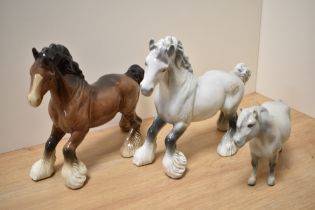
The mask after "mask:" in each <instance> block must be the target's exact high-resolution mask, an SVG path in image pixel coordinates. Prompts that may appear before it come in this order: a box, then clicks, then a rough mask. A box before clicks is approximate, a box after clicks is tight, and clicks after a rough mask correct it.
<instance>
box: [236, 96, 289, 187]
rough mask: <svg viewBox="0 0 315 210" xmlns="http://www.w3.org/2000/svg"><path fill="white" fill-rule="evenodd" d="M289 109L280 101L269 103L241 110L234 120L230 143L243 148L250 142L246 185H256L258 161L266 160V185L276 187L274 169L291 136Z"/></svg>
mask: <svg viewBox="0 0 315 210" xmlns="http://www.w3.org/2000/svg"><path fill="white" fill-rule="evenodd" d="M290 131H291V120H290V108H289V107H288V106H287V105H286V104H284V103H283V102H281V101H269V102H265V103H263V104H262V105H261V106H253V107H249V108H246V109H242V110H241V113H240V115H239V117H238V119H237V129H236V132H235V134H234V136H233V141H234V142H235V145H236V146H237V147H239V148H240V147H242V146H244V145H245V143H246V142H248V141H249V147H250V152H251V156H252V167H253V170H252V174H251V175H250V177H249V179H248V182H247V183H248V185H250V186H254V185H255V184H256V171H257V165H258V160H259V159H260V158H267V159H269V175H268V178H267V184H268V185H269V186H273V185H274V184H275V166H276V161H277V159H278V156H279V153H280V151H281V149H282V145H283V143H284V142H286V141H287V140H288V138H289V136H290Z"/></svg>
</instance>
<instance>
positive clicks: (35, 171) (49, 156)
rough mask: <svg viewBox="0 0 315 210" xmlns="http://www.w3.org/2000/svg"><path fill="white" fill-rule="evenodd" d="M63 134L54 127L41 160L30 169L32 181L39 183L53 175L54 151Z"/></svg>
mask: <svg viewBox="0 0 315 210" xmlns="http://www.w3.org/2000/svg"><path fill="white" fill-rule="evenodd" d="M64 135H65V133H64V132H63V131H62V130H60V129H58V128H56V127H55V126H54V125H53V127H52V130H51V134H50V136H49V138H48V140H47V142H46V144H45V151H44V155H43V158H42V159H40V160H38V161H37V162H35V163H34V164H33V166H32V168H31V172H30V177H31V178H32V179H33V180H34V181H39V180H41V179H45V178H48V177H50V176H51V175H52V174H53V173H54V164H55V161H56V155H55V153H56V152H55V149H56V146H57V144H58V143H59V141H60V140H61V138H62V137H63V136H64Z"/></svg>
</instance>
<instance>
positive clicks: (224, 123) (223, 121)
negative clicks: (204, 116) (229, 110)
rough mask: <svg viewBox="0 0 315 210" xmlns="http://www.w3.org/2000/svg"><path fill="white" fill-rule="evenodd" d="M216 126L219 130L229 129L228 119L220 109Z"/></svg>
mask: <svg viewBox="0 0 315 210" xmlns="http://www.w3.org/2000/svg"><path fill="white" fill-rule="evenodd" d="M217 128H218V130H219V131H227V130H228V129H229V120H228V119H227V118H226V117H225V116H224V113H223V112H222V111H220V116H219V118H218V120H217Z"/></svg>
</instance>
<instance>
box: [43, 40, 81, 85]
mask: <svg viewBox="0 0 315 210" xmlns="http://www.w3.org/2000/svg"><path fill="white" fill-rule="evenodd" d="M38 58H42V59H43V60H45V58H47V59H49V60H50V61H52V62H53V64H54V66H55V67H56V69H57V70H58V71H59V72H60V73H61V74H62V75H66V74H73V75H76V76H78V77H80V78H82V79H84V75H83V73H82V70H81V69H80V68H79V64H78V63H77V62H75V61H74V60H73V59H72V56H71V54H70V52H69V50H68V49H67V48H66V47H65V46H63V45H61V44H51V45H49V47H44V48H43V49H42V50H41V52H40V53H39V55H38Z"/></svg>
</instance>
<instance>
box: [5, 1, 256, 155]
mask: <svg viewBox="0 0 315 210" xmlns="http://www.w3.org/2000/svg"><path fill="white" fill-rule="evenodd" d="M260 15H261V0H233V1H230V0H198V1H191V0H181V1H180V0H174V1H169V0H159V1H147V0H134V1H122V0H107V1H100V0H99V1H98V0H94V1H83V0H82V1H79V0H68V1H61V0H58V1H44V0H28V1H23V0H20V1H18V0H1V1H0V71H1V77H0V85H1V86H0V96H1V109H0V112H1V118H0V131H1V141H0V152H5V151H10V150H14V149H18V148H22V147H27V146H31V145H34V144H39V143H43V142H45V141H46V139H47V137H48V135H49V133H50V128H51V121H50V118H49V116H48V112H47V103H48V100H49V97H50V96H49V94H47V95H46V97H45V99H44V101H43V103H42V105H41V106H40V107H39V108H37V109H34V108H32V107H30V105H28V103H27V100H26V96H27V92H28V88H29V83H30V77H29V68H30V66H31V64H32V63H33V57H32V54H31V48H32V47H36V48H37V49H38V50H40V49H41V48H42V47H44V46H48V45H49V44H50V43H52V42H54V43H61V44H64V45H65V46H67V47H68V49H69V50H70V52H71V54H72V56H73V57H74V59H75V60H76V61H77V62H78V63H79V64H80V67H81V69H82V70H83V73H84V75H85V77H86V80H87V81H88V82H90V83H91V82H94V81H95V80H96V79H97V78H98V77H100V76H101V75H103V74H107V73H124V72H125V71H126V69H127V68H128V67H129V66H130V65H131V64H134V63H137V64H140V65H142V66H143V64H144V58H145V56H146V55H147V53H148V41H149V39H150V38H151V37H153V38H155V39H159V38H161V37H164V36H166V35H173V36H176V37H177V38H178V39H180V40H181V41H182V42H183V45H184V49H185V51H186V54H187V55H188V56H189V58H190V61H191V63H192V66H193V68H194V72H195V74H196V75H201V74H202V73H203V72H205V71H206V70H209V69H225V70H230V69H232V68H233V67H234V65H235V64H236V63H238V62H245V63H247V64H248V66H249V67H250V68H251V69H252V71H253V74H252V78H251V79H250V81H249V83H248V84H247V87H246V92H247V93H249V92H254V91H255V83H256V81H255V79H256V72H257V71H256V69H257V60H258V47H259V33H260ZM137 110H138V114H139V115H140V116H141V117H142V118H148V117H152V116H153V115H154V112H155V108H154V105H153V102H152V97H151V98H145V97H143V96H141V98H140V102H139V105H138V109H137ZM117 122H118V119H117V118H116V119H115V120H113V121H112V122H110V123H108V124H106V126H113V125H117Z"/></svg>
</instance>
